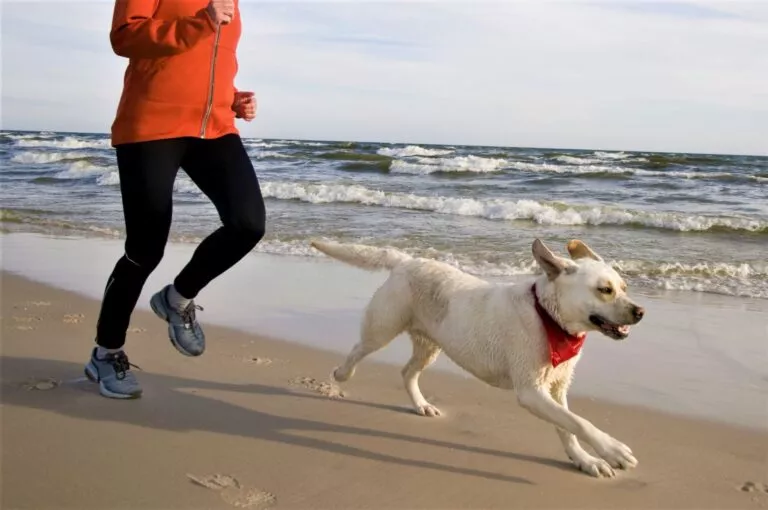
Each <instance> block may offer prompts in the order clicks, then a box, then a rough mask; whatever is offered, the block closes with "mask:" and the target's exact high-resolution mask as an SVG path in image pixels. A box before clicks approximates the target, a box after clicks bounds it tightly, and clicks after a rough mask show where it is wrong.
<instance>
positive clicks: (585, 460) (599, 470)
mask: <svg viewBox="0 0 768 510" xmlns="http://www.w3.org/2000/svg"><path fill="white" fill-rule="evenodd" d="M568 386H569V384H568V382H567V381H565V380H562V381H558V382H556V383H555V384H553V385H552V389H551V394H552V398H553V399H554V401H555V402H557V403H558V404H560V405H561V406H563V408H564V409H568V397H567V393H568ZM555 430H556V431H557V435H558V436H560V441H561V442H562V443H563V448H565V453H566V454H567V455H568V458H570V459H571V461H572V462H573V463H574V464H575V465H576V467H578V468H579V469H580V470H581V471H584V472H585V473H587V474H590V475H592V476H594V477H600V476H608V477H612V476H614V472H613V469H612V468H611V466H610V465H609V464H608V463H607V462H606V461H604V460H603V459H599V458H597V457H593V456H592V455H590V454H589V453H587V452H586V450H584V448H582V447H581V445H580V444H579V440H578V438H577V437H576V436H575V435H574V434H572V433H570V432H568V431H567V430H564V429H562V428H560V427H558V426H555Z"/></svg>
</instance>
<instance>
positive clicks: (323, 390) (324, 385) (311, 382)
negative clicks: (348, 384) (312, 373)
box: [290, 377, 347, 398]
mask: <svg viewBox="0 0 768 510" xmlns="http://www.w3.org/2000/svg"><path fill="white" fill-rule="evenodd" d="M290 383H291V384H293V385H294V386H302V387H304V388H307V389H308V390H312V391H314V392H315V393H319V394H321V395H323V396H326V397H329V398H345V397H346V396H347V394H346V393H345V392H343V391H342V390H341V389H340V388H339V387H338V386H337V385H336V384H333V383H331V382H323V381H318V380H317V379H315V378H313V377H295V378H293V379H291V381H290Z"/></svg>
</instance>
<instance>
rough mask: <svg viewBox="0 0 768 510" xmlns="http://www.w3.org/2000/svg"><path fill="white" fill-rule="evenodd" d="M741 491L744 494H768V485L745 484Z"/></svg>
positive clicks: (750, 482)
mask: <svg viewBox="0 0 768 510" xmlns="http://www.w3.org/2000/svg"><path fill="white" fill-rule="evenodd" d="M740 490H741V491H742V492H764V493H766V494H768V483H755V482H752V481H749V482H744V485H742V486H741V488H740Z"/></svg>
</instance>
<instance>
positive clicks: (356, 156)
mask: <svg viewBox="0 0 768 510" xmlns="http://www.w3.org/2000/svg"><path fill="white" fill-rule="evenodd" d="M316 157H317V158H320V159H328V160H331V161H370V162H374V163H375V162H385V163H389V162H390V161H392V158H390V157H389V156H382V155H380V154H366V153H364V152H325V153H322V154H318V155H317V156H316Z"/></svg>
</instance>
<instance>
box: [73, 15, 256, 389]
mask: <svg viewBox="0 0 768 510" xmlns="http://www.w3.org/2000/svg"><path fill="white" fill-rule="evenodd" d="M240 33H241V22H240V12H239V8H238V4H237V1H236V0H210V1H209V0H117V1H116V2H115V6H114V12H113V19H112V29H111V31H110V41H111V43H112V48H113V50H114V52H115V53H116V54H117V55H119V56H121V57H126V58H128V66H127V69H126V71H125V77H124V83H123V91H122V96H121V98H120V102H119V105H118V108H117V114H116V117H115V119H114V122H113V124H112V132H111V135H112V146H113V147H115V150H116V156H117V166H118V173H119V175H120V193H121V196H122V204H123V213H124V217H125V231H126V240H125V253H124V255H123V256H122V257H121V258H120V259H119V260H118V261H117V264H116V265H115V268H114V270H113V272H112V274H111V275H110V276H109V278H108V280H107V284H106V288H105V290H104V296H103V298H102V303H101V310H100V313H99V318H98V323H97V326H96V346H95V347H94V348H93V351H92V353H91V359H90V361H88V363H87V364H86V366H85V374H86V376H87V377H88V378H89V379H90V380H92V381H94V382H97V383H98V384H99V390H100V393H101V394H102V395H103V396H105V397H110V398H118V399H130V398H138V397H140V396H141V393H142V389H141V386H140V385H139V383H138V381H137V380H136V378H135V376H134V374H133V373H132V372H131V367H132V365H131V364H130V362H129V361H128V356H127V355H126V353H125V351H124V350H123V346H124V344H125V337H126V332H127V330H128V325H129V322H130V319H131V315H132V313H133V310H134V308H135V306H136V302H137V301H138V299H139V295H140V294H141V292H142V289H143V287H144V284H145V282H146V280H147V278H148V277H149V275H150V273H152V271H153V270H154V269H155V268H156V267H157V265H158V264H159V263H160V260H161V259H162V258H163V252H164V250H165V245H166V242H167V240H168V234H169V231H170V227H171V210H172V195H173V186H174V181H175V179H176V175H177V173H178V171H179V169H183V170H184V172H185V173H186V174H187V175H188V176H189V177H190V178H191V179H192V181H194V183H195V184H196V185H197V187H198V188H199V189H200V190H201V191H202V192H203V193H204V194H205V195H206V196H207V197H208V198H209V199H210V200H211V201H212V202H213V204H214V205H215V207H216V210H217V212H218V215H219V217H220V219H221V226H220V228H218V230H216V231H214V232H213V233H212V234H210V235H209V236H208V237H207V238H205V239H204V240H203V241H202V242H201V243H200V245H199V246H198V247H197V248H196V249H195V252H194V254H193V256H192V258H191V260H190V261H189V263H188V264H187V265H186V266H185V267H184V268H183V269H182V270H181V272H180V273H179V274H178V276H176V278H175V280H174V281H173V283H171V284H169V285H167V286H165V287H164V288H162V289H161V290H160V291H159V292H157V293H156V294H155V295H154V296H152V299H151V301H150V305H151V308H152V310H153V311H154V312H155V314H156V315H157V316H158V317H160V318H161V319H163V320H164V321H166V322H167V323H168V333H169V337H170V340H171V343H172V344H173V346H174V347H175V348H176V349H177V350H178V351H179V352H181V353H182V354H184V355H186V356H200V355H201V354H203V352H204V350H205V335H204V334H203V330H202V329H201V327H200V324H199V323H198V321H197V318H196V311H197V310H202V308H200V307H199V306H197V305H196V304H195V302H194V298H195V297H196V296H197V295H198V293H199V292H200V291H201V290H202V289H203V288H204V287H205V286H206V285H207V284H208V283H210V282H211V281H212V280H213V279H214V278H216V277H218V276H219V275H221V274H222V273H224V272H225V271H227V270H228V269H230V268H231V267H232V266H234V265H235V264H236V263H237V262H238V261H240V260H241V259H242V258H243V257H244V256H245V255H246V254H247V253H248V252H249V251H251V250H252V249H253V248H254V247H255V246H256V244H257V243H258V242H259V241H260V240H261V238H262V237H263V236H264V230H265V217H266V212H265V208H264V200H263V198H262V195H261V189H260V187H259V181H258V179H257V177H256V173H255V171H254V168H253V165H252V163H251V160H250V158H249V157H248V154H247V152H246V150H245V147H244V146H243V143H242V140H241V139H240V136H239V132H238V130H237V128H236V127H235V119H236V118H239V119H244V120H246V121H249V122H250V121H251V120H253V118H254V117H255V116H256V99H255V97H254V94H253V92H245V91H238V90H237V89H236V88H235V86H234V79H235V75H236V73H237V56H236V51H237V45H238V41H239V39H240Z"/></svg>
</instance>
